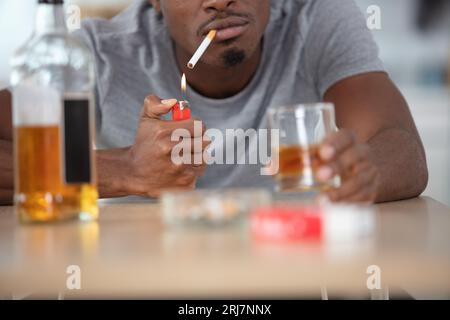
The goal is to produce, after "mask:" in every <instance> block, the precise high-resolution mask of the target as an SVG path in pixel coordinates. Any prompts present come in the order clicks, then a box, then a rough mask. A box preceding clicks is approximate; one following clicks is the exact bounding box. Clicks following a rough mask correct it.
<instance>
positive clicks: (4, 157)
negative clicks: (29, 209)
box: [0, 140, 14, 205]
mask: <svg viewBox="0 0 450 320" xmlns="http://www.w3.org/2000/svg"><path fill="white" fill-rule="evenodd" d="M12 150H13V146H12V142H11V141H6V140H0V205H9V204H11V203H12V200H13V190H14V170H13V152H12Z"/></svg>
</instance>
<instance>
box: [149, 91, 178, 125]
mask: <svg viewBox="0 0 450 320" xmlns="http://www.w3.org/2000/svg"><path fill="white" fill-rule="evenodd" d="M176 103H177V100H176V99H168V100H161V99H160V98H159V97H157V96H155V95H150V96H147V97H146V98H145V101H144V107H143V110H142V114H141V118H149V119H157V120H160V119H161V116H163V115H165V114H167V113H169V112H170V110H172V108H173V106H174V105H175V104H176Z"/></svg>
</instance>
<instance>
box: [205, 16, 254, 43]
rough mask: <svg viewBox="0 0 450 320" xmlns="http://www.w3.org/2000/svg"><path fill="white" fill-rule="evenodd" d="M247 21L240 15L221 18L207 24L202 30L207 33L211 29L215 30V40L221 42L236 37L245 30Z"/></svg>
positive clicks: (247, 24)
mask: <svg viewBox="0 0 450 320" xmlns="http://www.w3.org/2000/svg"><path fill="white" fill-rule="evenodd" d="M248 26H249V21H248V20H247V19H245V18H241V17H229V18H226V19H223V20H215V21H213V22H211V23H210V24H208V25H207V26H206V27H205V29H204V32H203V35H207V34H208V32H209V31H211V30H217V34H216V38H215V41H218V42H221V41H226V40H230V39H233V38H237V37H239V36H241V35H242V34H243V33H245V31H247V29H248Z"/></svg>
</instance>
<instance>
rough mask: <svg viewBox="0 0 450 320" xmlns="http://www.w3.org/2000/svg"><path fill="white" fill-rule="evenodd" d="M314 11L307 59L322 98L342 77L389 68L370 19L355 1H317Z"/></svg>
mask: <svg viewBox="0 0 450 320" xmlns="http://www.w3.org/2000/svg"><path fill="white" fill-rule="evenodd" d="M311 10H312V14H311V25H310V30H309V32H308V35H307V37H306V40H305V59H306V65H307V68H308V69H309V74H310V76H311V78H312V81H314V83H315V86H316V88H317V90H318V92H319V93H320V96H321V97H323V96H324V95H325V93H326V91H327V90H328V89H329V88H330V87H331V86H333V85H334V84H335V83H337V82H339V81H340V80H343V79H345V78H348V77H351V76H355V75H358V74H363V73H367V72H379V71H381V72H383V71H385V69H384V66H383V63H382V62H381V60H380V58H379V55H378V54H379V52H378V47H377V45H376V43H375V41H374V39H373V36H372V33H371V31H370V30H369V29H368V27H367V25H366V19H365V17H364V15H363V13H362V12H361V10H360V9H359V7H358V6H357V5H356V3H355V2H354V1H353V0H339V1H336V0H316V1H315V2H314V5H313V8H312V9H311Z"/></svg>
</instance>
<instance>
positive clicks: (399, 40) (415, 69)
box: [0, 0, 450, 205]
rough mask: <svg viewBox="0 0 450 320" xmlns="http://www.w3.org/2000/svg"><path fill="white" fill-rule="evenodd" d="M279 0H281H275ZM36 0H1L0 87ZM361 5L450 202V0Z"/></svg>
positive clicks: (96, 7) (111, 10) (100, 5)
mask: <svg viewBox="0 0 450 320" xmlns="http://www.w3.org/2000/svg"><path fill="white" fill-rule="evenodd" d="M272 1H277V0H272ZM36 2H37V1H36V0H1V1H0V36H1V40H0V41H1V46H0V87H4V86H6V85H7V83H8V77H9V66H8V61H9V57H10V56H11V54H12V52H13V51H14V48H16V47H18V46H19V45H20V44H22V43H23V42H24V41H25V40H26V38H27V36H28V35H29V34H30V33H31V31H32V29H33V20H34V12H35V3H36ZM130 2H131V0H67V1H66V3H69V4H70V3H74V4H78V5H79V6H80V7H81V13H82V16H83V17H86V16H102V17H106V18H108V17H111V16H114V15H115V14H116V13H117V12H120V10H122V9H123V8H125V7H126V6H127V5H128V4H129V3H130ZM356 2H357V3H358V5H359V6H360V7H361V10H362V11H363V12H364V13H365V14H366V15H367V16H369V15H370V14H369V13H367V9H368V7H369V6H372V5H376V6H378V7H379V8H380V9H381V29H380V30H373V34H374V37H375V39H376V41H377V42H378V44H379V47H380V54H381V58H382V59H383V61H384V62H385V65H386V68H387V70H388V71H389V73H390V75H391V77H392V78H393V79H394V81H395V82H396V83H397V85H398V86H399V87H400V89H401V91H402V92H403V94H404V95H405V97H406V99H407V100H408V102H409V105H410V107H411V111H412V113H413V116H414V118H415V120H416V123H417V126H418V128H419V131H420V134H421V136H422V138H423V141H424V144H425V148H426V151H427V157H428V164H429V169H430V183H429V186H428V188H427V190H426V192H425V194H426V195H430V196H432V197H434V198H435V199H437V200H440V201H442V202H444V203H446V204H448V205H450V71H449V69H450V1H449V0H395V1H392V0H356Z"/></svg>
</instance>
